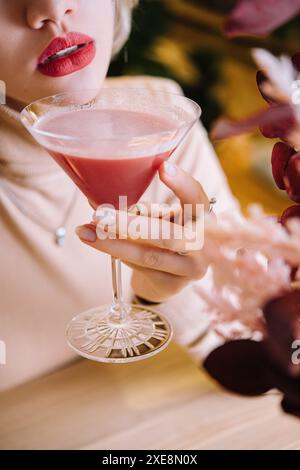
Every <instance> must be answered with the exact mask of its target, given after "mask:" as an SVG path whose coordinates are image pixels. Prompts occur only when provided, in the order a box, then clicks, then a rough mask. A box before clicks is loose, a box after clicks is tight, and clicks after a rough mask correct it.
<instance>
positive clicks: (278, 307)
mask: <svg viewBox="0 0 300 470" xmlns="http://www.w3.org/2000/svg"><path fill="white" fill-rule="evenodd" d="M263 313H264V317H265V320H266V327H267V339H266V347H267V350H268V353H269V354H270V357H271V360H272V362H273V363H275V364H277V365H278V366H279V367H280V368H281V370H282V371H283V373H284V374H287V375H289V374H290V375H291V376H293V377H299V378H300V365H299V364H294V363H293V361H292V357H293V352H294V349H293V343H294V341H295V340H298V339H299V340H300V290H299V289H294V290H293V291H291V292H289V293H287V294H285V295H283V296H281V297H279V298H277V299H274V300H271V301H270V302H268V303H267V305H265V307H264V308H263ZM299 385H300V381H299Z"/></svg>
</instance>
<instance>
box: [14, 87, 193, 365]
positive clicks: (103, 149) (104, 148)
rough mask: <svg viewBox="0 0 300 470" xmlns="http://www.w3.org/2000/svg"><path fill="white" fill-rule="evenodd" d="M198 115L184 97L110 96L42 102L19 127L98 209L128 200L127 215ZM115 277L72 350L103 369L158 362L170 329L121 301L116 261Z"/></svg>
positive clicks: (77, 320) (77, 324) (75, 325)
mask: <svg viewBox="0 0 300 470" xmlns="http://www.w3.org/2000/svg"><path fill="white" fill-rule="evenodd" d="M200 113H201V110H200V108H199V106H198V105H197V104H196V103H194V102H193V101H191V100H189V99H187V98H185V97H184V96H181V95H175V94H171V93H165V92H162V91H155V90H136V89H112V88H107V89H100V90H84V91H79V92H73V93H63V94H61V95H55V96H51V97H48V98H44V99H41V100H39V101H36V102H34V103H32V104H31V105H29V106H27V107H26V108H25V109H24V110H23V111H22V113H21V119H22V122H23V124H24V126H25V127H26V128H27V129H28V130H29V132H30V133H31V134H32V135H33V137H34V138H35V139H36V140H37V142H38V143H39V144H40V145H42V146H43V147H44V148H45V149H46V150H47V151H48V152H49V154H50V155H51V156H52V157H53V158H54V159H55V161H56V162H57V163H58V164H59V165H60V166H61V168H62V169H63V170H64V171H65V172H66V173H67V174H68V175H69V176H70V178H72V180H73V181H74V183H75V184H76V185H77V186H78V187H79V188H80V190H81V191H82V192H83V193H84V194H85V196H86V197H87V198H88V200H89V202H90V203H91V204H92V205H93V207H95V208H96V207H98V206H99V205H102V204H105V205H106V204H112V205H113V206H114V207H115V208H119V197H120V196H126V197H127V206H128V207H130V206H131V205H132V204H135V203H136V202H137V201H138V200H139V198H140V197H141V196H142V194H143V193H144V192H145V190H146V189H147V187H148V186H149V185H150V184H151V181H152V180H153V178H154V176H155V174H156V172H157V170H158V168H159V166H160V165H161V163H162V162H163V161H164V160H166V159H167V158H169V157H170V156H171V155H172V153H173V152H174V151H175V150H176V148H177V147H178V145H179V144H180V143H181V141H182V140H183V139H184V137H185V136H186V134H187V133H188V132H189V130H190V129H191V128H192V126H193V125H194V124H195V123H196V122H197V120H198V118H199V116H200ZM122 204H123V201H122ZM112 274H113V276H112V281H113V303H112V304H111V305H104V306H100V307H95V308H94V309H91V310H89V311H87V312H82V313H80V314H79V315H77V316H76V317H74V318H73V320H72V321H71V322H70V324H69V325H68V328H67V341H68V344H69V345H70V346H71V347H72V348H73V349H74V350H75V351H76V352H77V353H78V354H80V355H81V356H83V357H86V358H88V359H92V360H95V361H99V362H110V363H115V362H121V363H122V362H131V361H137V360H141V359H144V358H147V357H151V356H153V355H154V354H157V353H158V352H160V351H161V350H162V349H164V348H165V347H166V346H167V345H168V343H169V341H170V339H171V336H172V328H171V325H170V324H169V322H168V320H167V319H166V318H165V317H164V316H163V315H161V313H159V312H157V311H155V310H153V309H152V308H149V307H147V306H145V305H132V304H126V303H125V302H124V301H123V295H122V282H121V262H120V260H116V259H114V258H112Z"/></svg>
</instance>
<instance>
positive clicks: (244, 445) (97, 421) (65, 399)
mask: <svg viewBox="0 0 300 470" xmlns="http://www.w3.org/2000/svg"><path fill="white" fill-rule="evenodd" d="M278 405H279V396H278V395H274V394H273V395H268V396H264V397H260V398H251V399H249V398H240V397H237V396H234V395H229V394H227V393H224V392H223V391H221V390H220V389H219V388H218V387H216V386H215V384H214V383H212V382H211V381H210V380H209V379H208V378H207V377H206V376H205V374H204V373H203V372H202V371H200V370H199V369H198V368H197V367H196V366H195V365H194V364H193V363H192V361H191V360H190V359H189V358H188V357H187V356H186V354H185V353H184V352H183V351H182V350H180V349H179V348H178V347H177V346H176V345H174V344H172V345H171V346H169V348H168V349H167V350H166V351H164V352H163V353H161V354H160V355H158V356H157V357H154V358H152V359H148V360H147V361H144V362H137V363H135V364H130V365H102V364H96V363H93V362H89V361H85V360H79V361H77V362H75V363H73V364H71V365H69V366H68V367H66V368H65V369H63V370H60V371H58V372H55V373H53V374H51V375H48V376H46V377H43V378H41V379H39V380H36V381H34V382H31V383H28V384H26V385H24V386H21V387H18V388H16V389H14V390H13V391H10V392H5V393H2V395H0V448H1V449H105V450H108V449H111V450H113V449H128V450H129V449H186V450H187V449H300V421H299V420H297V419H296V418H293V417H290V416H287V415H284V414H283V413H281V411H280V408H279V406H278Z"/></svg>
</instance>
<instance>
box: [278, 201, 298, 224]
mask: <svg viewBox="0 0 300 470" xmlns="http://www.w3.org/2000/svg"><path fill="white" fill-rule="evenodd" d="M294 217H299V218H300V206H298V205H296V206H290V207H288V208H287V209H286V210H285V211H284V212H283V214H282V215H281V217H280V223H281V224H282V225H284V226H285V225H286V222H287V221H288V220H289V219H292V218H294Z"/></svg>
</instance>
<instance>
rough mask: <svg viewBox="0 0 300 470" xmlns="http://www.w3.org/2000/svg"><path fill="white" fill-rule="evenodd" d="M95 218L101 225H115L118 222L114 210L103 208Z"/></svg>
mask: <svg viewBox="0 0 300 470" xmlns="http://www.w3.org/2000/svg"><path fill="white" fill-rule="evenodd" d="M94 220H96V221H97V222H99V223H100V224H101V225H114V224H115V223H116V216H115V214H114V213H113V212H112V211H107V210H105V209H101V210H99V211H97V213H96V215H95V217H94Z"/></svg>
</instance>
